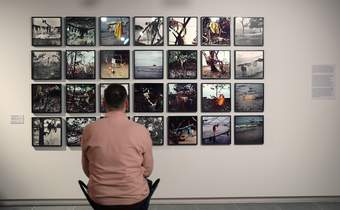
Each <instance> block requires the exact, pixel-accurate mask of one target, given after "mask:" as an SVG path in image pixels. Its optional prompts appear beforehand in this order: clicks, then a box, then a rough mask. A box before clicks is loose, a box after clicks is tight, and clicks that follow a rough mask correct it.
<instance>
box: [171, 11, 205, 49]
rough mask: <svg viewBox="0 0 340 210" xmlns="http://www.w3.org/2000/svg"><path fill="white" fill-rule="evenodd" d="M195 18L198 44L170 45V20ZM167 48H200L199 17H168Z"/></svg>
mask: <svg viewBox="0 0 340 210" xmlns="http://www.w3.org/2000/svg"><path fill="white" fill-rule="evenodd" d="M189 17H190V18H195V19H196V39H197V41H196V44H183V45H175V44H173V45H172V44H170V28H169V21H170V18H189ZM166 22H167V24H166V25H167V46H199V42H200V40H199V37H198V33H199V32H198V30H199V28H198V25H199V18H198V16H168V17H167V21H166Z"/></svg>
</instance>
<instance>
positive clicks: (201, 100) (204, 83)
mask: <svg viewBox="0 0 340 210" xmlns="http://www.w3.org/2000/svg"><path fill="white" fill-rule="evenodd" d="M214 84H223V85H229V87H230V104H229V106H230V109H229V111H205V110H204V109H203V105H204V104H203V85H214ZM231 93H232V84H231V83H230V82H216V83H211V82H209V83H207V82H202V83H201V97H200V102H201V112H203V113H229V114H230V113H231V111H232V104H233V102H232V96H231Z"/></svg>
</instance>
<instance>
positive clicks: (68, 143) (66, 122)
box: [65, 116, 97, 147]
mask: <svg viewBox="0 0 340 210" xmlns="http://www.w3.org/2000/svg"><path fill="white" fill-rule="evenodd" d="M85 118H86V119H92V120H93V121H92V122H95V121H96V120H97V117H95V116H92V117H88V116H84V117H66V119H65V128H66V129H65V141H66V146H68V147H80V146H81V145H80V138H81V137H79V136H78V137H79V145H76V144H70V142H69V139H68V137H67V135H68V133H69V132H70V130H69V129H68V120H69V119H85ZM92 122H90V123H92ZM84 128H85V127H84Z"/></svg>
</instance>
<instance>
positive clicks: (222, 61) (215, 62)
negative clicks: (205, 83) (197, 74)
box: [201, 50, 230, 79]
mask: <svg viewBox="0 0 340 210" xmlns="http://www.w3.org/2000/svg"><path fill="white" fill-rule="evenodd" d="M201 78H202V79H230V51H228V50H202V52H201Z"/></svg>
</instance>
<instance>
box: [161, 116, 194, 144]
mask: <svg viewBox="0 0 340 210" xmlns="http://www.w3.org/2000/svg"><path fill="white" fill-rule="evenodd" d="M168 145H197V116H169V117H168Z"/></svg>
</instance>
